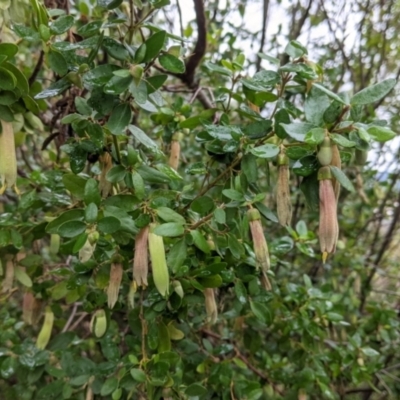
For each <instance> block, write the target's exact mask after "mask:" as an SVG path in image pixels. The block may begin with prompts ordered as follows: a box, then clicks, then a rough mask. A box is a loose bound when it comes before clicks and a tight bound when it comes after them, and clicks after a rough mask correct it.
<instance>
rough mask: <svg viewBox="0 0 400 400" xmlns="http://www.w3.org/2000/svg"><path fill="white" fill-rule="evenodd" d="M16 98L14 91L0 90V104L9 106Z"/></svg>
mask: <svg viewBox="0 0 400 400" xmlns="http://www.w3.org/2000/svg"><path fill="white" fill-rule="evenodd" d="M17 100H18V98H17V95H16V94H15V93H14V92H10V91H7V90H4V91H0V105H2V106H10V105H11V104H13V103H15V102H16V101H17Z"/></svg>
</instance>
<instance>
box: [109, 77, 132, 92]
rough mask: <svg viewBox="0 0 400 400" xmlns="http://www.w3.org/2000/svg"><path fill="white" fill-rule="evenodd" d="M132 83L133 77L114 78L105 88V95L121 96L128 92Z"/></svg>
mask: <svg viewBox="0 0 400 400" xmlns="http://www.w3.org/2000/svg"><path fill="white" fill-rule="evenodd" d="M131 83H132V77H131V76H127V77H122V76H113V77H112V78H111V79H110V80H109V81H108V82H107V83H106V84H105V86H104V93H108V94H114V95H117V94H121V93H123V92H125V91H126V90H128V88H129V85H130V84H131Z"/></svg>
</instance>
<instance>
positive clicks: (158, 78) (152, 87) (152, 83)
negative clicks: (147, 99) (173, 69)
mask: <svg viewBox="0 0 400 400" xmlns="http://www.w3.org/2000/svg"><path fill="white" fill-rule="evenodd" d="M167 79H168V75H154V76H150V77H148V78H146V80H145V83H146V86H147V94H152V93H154V92H155V91H156V90H158V89H160V87H161V86H162V85H164V83H165V81H166V80H167Z"/></svg>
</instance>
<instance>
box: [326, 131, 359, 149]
mask: <svg viewBox="0 0 400 400" xmlns="http://www.w3.org/2000/svg"><path fill="white" fill-rule="evenodd" d="M330 137H331V139H332V141H333V142H334V143H336V144H338V145H339V146H342V147H354V146H355V145H356V143H355V142H353V141H352V140H349V139H347V138H346V137H344V136H343V135H338V134H336V133H331V134H330Z"/></svg>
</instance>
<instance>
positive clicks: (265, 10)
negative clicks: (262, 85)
mask: <svg viewBox="0 0 400 400" xmlns="http://www.w3.org/2000/svg"><path fill="white" fill-rule="evenodd" d="M268 9H269V0H264V5H263V24H262V34H261V42H260V51H259V52H260V53H262V52H263V50H264V45H265V38H266V36H267V20H268ZM260 67H261V57H260V56H257V63H256V69H257V71H259V70H260Z"/></svg>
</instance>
